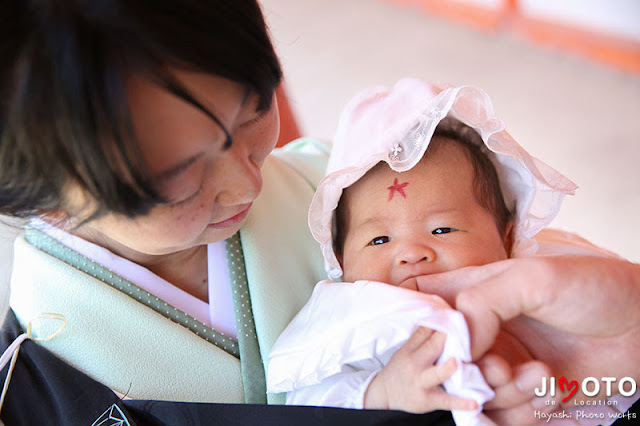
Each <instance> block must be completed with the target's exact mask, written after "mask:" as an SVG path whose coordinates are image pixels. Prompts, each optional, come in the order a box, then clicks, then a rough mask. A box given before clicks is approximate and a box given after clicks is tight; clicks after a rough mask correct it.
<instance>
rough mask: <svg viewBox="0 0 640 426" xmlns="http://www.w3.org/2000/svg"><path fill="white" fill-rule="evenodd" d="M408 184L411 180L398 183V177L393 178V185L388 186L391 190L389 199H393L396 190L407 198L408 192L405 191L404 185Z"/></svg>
mask: <svg viewBox="0 0 640 426" xmlns="http://www.w3.org/2000/svg"><path fill="white" fill-rule="evenodd" d="M407 185H409V182H403V183H398V178H395V179H394V180H393V185H391V186H389V187H387V189H388V190H389V199H388V200H387V201H391V200H392V199H393V196H394V195H395V193H396V191H398V194H400V195H402V198H407V194H405V192H404V187H405V186H407Z"/></svg>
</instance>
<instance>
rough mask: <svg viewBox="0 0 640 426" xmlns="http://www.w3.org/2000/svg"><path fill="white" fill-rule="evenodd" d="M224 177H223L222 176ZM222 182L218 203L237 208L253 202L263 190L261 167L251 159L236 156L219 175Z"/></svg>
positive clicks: (217, 198)
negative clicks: (236, 206)
mask: <svg viewBox="0 0 640 426" xmlns="http://www.w3.org/2000/svg"><path fill="white" fill-rule="evenodd" d="M220 175H222V176H220ZM218 178H219V179H220V180H221V182H220V185H221V187H220V189H219V192H218V196H217V197H216V202H218V203H220V204H222V205H226V206H235V205H239V204H248V203H251V202H253V201H254V200H255V199H256V198H257V197H258V194H260V190H261V189H262V174H261V172H260V167H259V166H258V165H257V164H256V163H255V162H253V161H252V160H251V158H249V157H242V156H235V157H232V160H231V161H230V162H229V163H227V164H225V167H224V171H222V173H220V174H218Z"/></svg>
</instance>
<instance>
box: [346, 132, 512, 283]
mask: <svg viewBox="0 0 640 426" xmlns="http://www.w3.org/2000/svg"><path fill="white" fill-rule="evenodd" d="M473 175H474V170H473V166H472V165H471V163H470V162H469V160H468V159H467V157H466V155H465V154H464V151H463V149H462V148H461V147H460V146H458V144H455V143H447V144H444V145H442V146H441V147H440V149H438V150H437V151H435V152H434V153H430V154H429V156H428V157H427V158H426V159H423V160H422V161H420V162H419V163H418V164H417V165H416V166H415V167H414V168H413V169H411V170H409V171H407V172H403V173H397V172H394V171H393V170H391V169H390V168H389V167H388V166H387V165H386V163H385V164H382V165H378V166H377V167H375V168H373V169H372V170H371V171H369V172H368V173H367V174H366V175H365V176H364V177H363V178H362V179H360V180H359V181H358V182H356V183H355V184H354V185H352V186H351V187H350V188H348V189H347V190H346V192H345V197H346V216H347V218H346V221H345V223H346V225H347V226H346V236H345V241H344V250H343V256H342V267H343V271H344V280H345V281H350V282H351V281H357V280H372V281H381V282H385V283H388V284H392V285H401V284H402V283H403V282H405V281H406V280H408V279H410V278H413V277H416V276H419V275H428V274H434V273H438V272H445V271H450V270H453V269H457V268H461V267H464V266H473V265H483V264H487V263H490V262H494V261H498V260H502V259H506V258H507V257H508V255H507V252H506V249H505V244H504V239H503V237H502V236H501V235H500V233H499V232H498V229H497V227H496V224H495V221H494V218H493V215H492V214H491V213H489V212H488V211H486V210H484V209H483V208H482V207H481V206H480V205H479V204H478V202H477V201H476V199H475V197H474V194H473V186H472V184H473Z"/></svg>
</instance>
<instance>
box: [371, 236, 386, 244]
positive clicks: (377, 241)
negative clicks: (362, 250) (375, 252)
mask: <svg viewBox="0 0 640 426" xmlns="http://www.w3.org/2000/svg"><path fill="white" fill-rule="evenodd" d="M389 241H391V239H390V238H389V237H387V236H380V237H375V238H374V239H373V240H371V241H369V245H370V246H377V245H380V244H384V243H388V242H389Z"/></svg>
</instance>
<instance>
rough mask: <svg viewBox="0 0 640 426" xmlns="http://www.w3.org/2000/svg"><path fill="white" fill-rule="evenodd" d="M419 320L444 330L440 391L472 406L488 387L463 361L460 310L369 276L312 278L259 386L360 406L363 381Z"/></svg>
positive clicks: (301, 399) (462, 420)
mask: <svg viewBox="0 0 640 426" xmlns="http://www.w3.org/2000/svg"><path fill="white" fill-rule="evenodd" d="M421 326H422V327H427V328H430V329H433V330H437V331H441V332H443V333H446V335H447V337H446V340H445V344H444V349H443V352H442V354H441V356H440V357H439V359H438V361H437V363H441V362H444V361H446V360H448V359H449V358H452V357H453V358H455V359H456V360H457V361H458V366H459V367H458V368H457V370H456V372H455V373H454V374H453V376H452V377H451V378H449V379H448V380H447V381H446V382H445V383H444V388H445V389H446V391H447V392H448V393H450V394H452V395H456V396H460V397H463V398H468V399H473V400H475V401H476V402H477V403H478V405H479V406H480V407H482V404H484V403H485V402H486V401H488V400H491V399H492V398H493V396H494V393H493V391H492V390H491V389H490V388H489V386H488V385H487V384H486V382H485V381H484V379H483V377H482V374H481V373H480V370H479V369H478V367H477V366H475V365H474V364H471V363H470V361H471V354H470V349H469V332H468V329H467V324H466V322H465V320H464V317H463V316H462V314H461V313H460V312H458V311H455V310H453V309H451V308H450V307H449V305H448V304H447V303H446V302H445V301H444V300H443V299H442V298H440V297H438V296H434V295H430V294H426V293H421V292H418V291H413V290H407V289H404V288H399V287H394V286H391V285H388V284H384V283H379V282H374V281H356V282H355V283H336V282H333V281H321V282H319V283H318V284H317V285H316V287H315V290H314V292H313V295H312V296H311V299H310V300H309V302H308V303H307V304H306V305H305V307H304V308H303V309H302V310H301V311H300V312H299V313H298V315H297V316H296V317H295V318H294V319H293V321H292V322H291V323H290V324H289V326H288V327H287V328H286V329H285V331H284V332H283V333H282V334H281V336H280V338H279V339H278V341H277V342H276V344H275V346H274V347H273V350H272V352H271V355H270V362H269V370H268V375H267V391H268V392H269V393H277V392H287V404H290V405H319V406H337V407H346V408H363V399H364V393H365V391H366V389H367V387H368V386H369V383H370V382H371V380H372V379H373V378H374V377H375V375H376V374H377V373H378V372H379V371H380V370H381V369H382V368H383V367H384V366H385V365H386V364H387V363H388V362H389V359H390V358H391V356H392V355H393V354H394V353H395V351H396V350H398V349H399V348H400V347H401V346H402V345H403V344H404V343H405V342H406V341H407V339H409V337H410V336H411V335H412V334H413V333H414V332H415V331H416V330H417V328H418V327H421ZM453 417H454V420H455V422H456V424H458V425H480V424H482V425H487V424H493V423H492V422H491V421H490V420H489V419H488V418H487V417H486V416H484V415H483V414H481V412H480V410H477V411H453Z"/></svg>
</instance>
